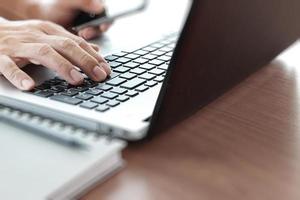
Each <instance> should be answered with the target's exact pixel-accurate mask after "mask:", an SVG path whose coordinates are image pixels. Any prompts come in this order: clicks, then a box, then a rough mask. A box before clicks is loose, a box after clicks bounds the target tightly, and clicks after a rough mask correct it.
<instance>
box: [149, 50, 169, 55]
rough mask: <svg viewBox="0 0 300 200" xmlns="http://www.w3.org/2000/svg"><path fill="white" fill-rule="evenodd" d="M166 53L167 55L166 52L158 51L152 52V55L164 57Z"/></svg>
mask: <svg viewBox="0 0 300 200" xmlns="http://www.w3.org/2000/svg"><path fill="white" fill-rule="evenodd" d="M165 53H166V52H164V51H160V50H157V51H154V52H152V53H151V54H153V55H156V56H162V55H164V54H165Z"/></svg>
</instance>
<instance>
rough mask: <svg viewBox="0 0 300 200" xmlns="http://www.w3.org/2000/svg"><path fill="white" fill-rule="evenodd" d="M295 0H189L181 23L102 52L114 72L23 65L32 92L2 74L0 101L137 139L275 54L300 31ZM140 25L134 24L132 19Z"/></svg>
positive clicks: (193, 107)
mask: <svg viewBox="0 0 300 200" xmlns="http://www.w3.org/2000/svg"><path fill="white" fill-rule="evenodd" d="M299 10H300V1H298V0H277V1H272V0H265V1H261V0H252V1H236V0H228V1H216V0H199V1H193V2H192V5H191V9H190V12H189V15H188V17H187V20H186V23H185V25H184V28H183V30H182V31H180V33H177V34H171V35H169V36H167V37H165V38H162V39H160V40H158V41H153V42H152V43H150V44H149V45H146V46H141V47H140V48H137V49H135V50H132V51H130V52H129V51H121V52H118V53H114V54H112V55H108V56H106V57H105V58H106V60H107V61H108V62H109V63H110V65H111V67H112V69H113V73H112V75H111V76H110V77H109V78H108V79H107V80H105V81H104V82H101V83H96V82H93V81H91V80H90V79H89V78H88V77H86V79H85V82H84V84H83V85H81V86H76V87H75V86H70V85H69V84H67V83H66V81H64V80H62V79H60V78H58V77H57V75H56V74H55V73H53V72H51V71H49V70H47V69H46V68H44V67H36V66H35V67H34V70H33V69H31V68H30V66H29V67H28V69H27V70H28V71H29V72H28V73H29V74H31V75H32V77H33V78H34V79H35V80H36V81H37V83H38V85H37V87H36V88H35V89H34V90H33V91H30V92H22V91H19V90H17V89H15V88H14V87H13V86H12V85H11V84H10V83H8V81H7V80H5V79H4V78H3V77H1V78H0V103H1V104H4V105H7V106H12V107H16V108H19V109H22V110H25V111H30V112H32V113H37V114H39V115H42V116H46V117H49V118H55V119H58V120H61V121H63V122H66V123H69V124H74V125H76V126H80V127H83V128H86V129H89V130H92V131H97V132H98V133H99V134H105V135H109V136H112V137H117V138H122V139H124V140H128V141H137V140H141V139H145V138H149V137H152V136H154V135H155V134H158V133H161V132H162V131H164V130H166V129H168V128H169V127H171V126H173V125H174V124H176V123H178V122H180V121H181V120H184V119H185V118H187V117H188V116H190V115H192V114H193V113H194V112H196V111H197V110H199V109H200V108H201V107H203V106H205V105H207V104H209V103H210V102H212V101H213V100H214V99H216V98H218V97H219V96H220V95H222V94H223V93H225V92H226V91H228V90H229V89H231V88H232V87H234V86H235V85H236V84H238V83H239V82H241V81H242V80H244V79H245V78H247V77H248V76H249V75H250V74H252V73H254V72H255V71H257V70H259V69H260V68H261V67H263V66H264V65H266V64H267V63H269V62H270V61H272V60H273V59H274V58H275V57H276V56H277V55H279V54H280V53H281V52H282V51H284V50H285V49H286V48H288V47H289V46H290V45H291V44H292V43H294V42H295V41H296V40H297V39H298V37H299V35H300V26H299V20H300V12H299ZM137 28H138V27H137Z"/></svg>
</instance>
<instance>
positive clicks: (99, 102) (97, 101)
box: [91, 97, 108, 104]
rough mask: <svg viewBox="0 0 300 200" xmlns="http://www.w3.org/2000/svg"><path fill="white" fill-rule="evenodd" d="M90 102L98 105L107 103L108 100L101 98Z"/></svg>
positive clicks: (95, 98)
mask: <svg viewBox="0 0 300 200" xmlns="http://www.w3.org/2000/svg"><path fill="white" fill-rule="evenodd" d="M91 101H92V102H95V103H98V104H105V103H106V102H108V99H105V98H103V97H94V98H93V99H92V100H91Z"/></svg>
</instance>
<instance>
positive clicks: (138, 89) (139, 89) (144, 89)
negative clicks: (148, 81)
mask: <svg viewBox="0 0 300 200" xmlns="http://www.w3.org/2000/svg"><path fill="white" fill-rule="evenodd" d="M148 89H149V88H148V87H147V86H144V85H141V86H139V87H137V88H136V89H135V90H136V91H138V92H144V91H146V90H148Z"/></svg>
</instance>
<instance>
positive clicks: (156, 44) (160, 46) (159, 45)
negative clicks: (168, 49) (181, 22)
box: [150, 42, 165, 48]
mask: <svg viewBox="0 0 300 200" xmlns="http://www.w3.org/2000/svg"><path fill="white" fill-rule="evenodd" d="M150 46H151V47H154V48H162V47H163V46H165V44H163V43H159V42H157V43H154V44H151V45H150Z"/></svg>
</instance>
